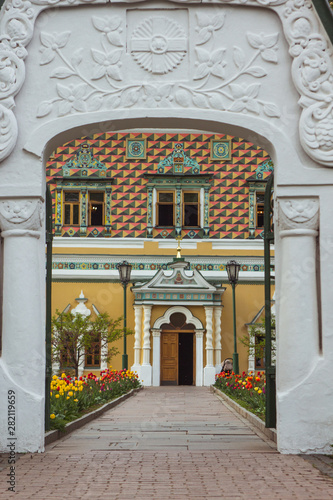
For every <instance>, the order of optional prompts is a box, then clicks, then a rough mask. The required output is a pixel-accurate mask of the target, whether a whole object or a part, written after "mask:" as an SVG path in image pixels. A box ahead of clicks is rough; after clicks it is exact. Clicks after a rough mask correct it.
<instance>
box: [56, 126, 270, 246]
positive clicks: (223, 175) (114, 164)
mask: <svg viewBox="0 0 333 500" xmlns="http://www.w3.org/2000/svg"><path fill="white" fill-rule="evenodd" d="M126 138H146V139H147V157H146V159H145V160H135V161H133V160H126ZM211 139H232V157H231V160H228V161H227V162H225V163H220V162H218V161H211V160H210V140H211ZM84 142H88V144H89V145H90V146H91V147H92V151H93V154H94V156H95V157H96V159H97V160H99V161H100V162H102V163H104V164H105V165H106V166H107V168H108V169H109V170H110V172H111V177H112V178H113V185H112V209H111V215H112V233H111V237H118V238H119V237H145V236H146V228H147V189H146V183H147V180H146V179H144V177H143V176H144V174H145V173H147V172H149V173H152V172H154V171H156V168H157V165H158V163H159V162H160V161H161V160H163V159H164V158H165V157H166V156H167V155H169V154H171V153H172V151H173V148H174V145H175V143H177V142H181V143H183V145H184V152H185V154H186V155H188V156H190V157H192V158H194V159H195V160H196V161H197V162H198V163H199V164H200V167H201V172H202V173H209V174H213V181H212V187H211V190H210V204H209V208H210V238H213V239H217V238H228V239H230V238H248V235H249V233H248V223H249V219H248V211H249V188H248V185H247V182H246V181H247V180H248V179H249V178H252V179H254V178H255V170H256V168H257V167H258V166H259V165H261V164H262V163H263V162H265V161H267V160H270V157H269V155H268V154H267V152H266V151H264V150H262V149H261V148H259V147H257V146H255V145H254V144H253V143H251V142H247V141H245V140H243V139H239V138H236V137H233V136H230V135H217V134H189V133H183V134H180V133H150V132H147V133H145V132H141V133H101V134H96V135H94V136H92V137H83V138H81V139H77V140H74V141H71V142H68V143H67V144H65V145H64V146H62V147H59V148H57V150H56V151H55V152H54V154H53V155H52V157H51V158H50V160H49V162H48V163H47V178H48V181H49V182H50V186H51V192H52V193H53V196H54V191H55V184H54V183H52V178H53V177H57V176H59V175H60V174H61V168H62V167H63V166H64V165H65V164H66V162H68V161H69V160H70V159H71V158H72V157H73V155H74V154H75V153H76V151H77V150H78V149H79V147H80V145H81V144H82V143H84ZM260 232H261V230H260V231H257V232H256V237H257V238H258V237H260V236H259V233H260ZM187 233H188V234H185V236H184V237H185V238H186V237H191V238H193V237H199V235H198V233H196V232H195V231H193V230H192V231H187ZM62 234H63V235H64V236H77V235H78V231H77V229H75V228H74V229H73V228H68V227H66V228H63V232H62ZM102 235H103V228H88V231H87V237H98V236H99V237H101V236H102ZM155 237H159V238H161V237H173V235H172V233H170V232H168V231H164V232H163V231H159V232H158V233H156V235H155Z"/></svg>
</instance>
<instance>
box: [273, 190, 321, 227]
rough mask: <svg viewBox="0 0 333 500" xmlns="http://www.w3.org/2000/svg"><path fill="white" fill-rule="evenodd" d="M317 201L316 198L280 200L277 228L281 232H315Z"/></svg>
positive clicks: (316, 225)
mask: <svg viewBox="0 0 333 500" xmlns="http://www.w3.org/2000/svg"><path fill="white" fill-rule="evenodd" d="M318 225H319V201H318V199H317V198H286V199H284V198H280V199H279V226H280V229H281V230H282V231H284V230H292V229H302V230H304V229H311V230H315V231H316V230H317V229H318Z"/></svg>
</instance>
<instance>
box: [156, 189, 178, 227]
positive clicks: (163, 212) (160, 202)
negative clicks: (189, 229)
mask: <svg viewBox="0 0 333 500" xmlns="http://www.w3.org/2000/svg"><path fill="white" fill-rule="evenodd" d="M174 224H175V223H174V192H173V191H159V192H158V193H157V225H158V226H167V227H169V226H174Z"/></svg>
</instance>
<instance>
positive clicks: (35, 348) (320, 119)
mask: <svg viewBox="0 0 333 500" xmlns="http://www.w3.org/2000/svg"><path fill="white" fill-rule="evenodd" d="M78 3H80V4H81V5H77V4H76V5H75V6H74V5H73V3H72V1H71V0H65V1H62V2H61V6H63V7H71V8H72V9H71V10H68V12H66V15H65V16H64V15H63V10H62V9H61V8H60V9H57V10H54V11H51V10H49V7H54V6H55V5H57V4H58V5H59V4H60V2H54V1H53V0H32V2H30V3H29V6H28V5H25V3H24V2H11V1H9V0H8V1H7V2H6V3H5V5H4V7H3V9H2V10H1V34H2V35H3V38H2V41H1V43H0V54H1V57H2V59H3V61H4V64H5V67H4V68H2V69H1V71H0V81H1V87H0V98H1V104H0V129H1V135H0V160H2V165H1V167H0V180H1V186H2V188H1V189H2V191H1V199H0V223H1V229H2V236H3V238H4V269H5V270H6V272H5V274H4V283H3V289H4V292H3V293H4V315H3V342H2V355H1V358H0V399H1V401H5V400H6V397H7V392H8V390H15V391H16V393H17V395H18V398H19V400H20V406H19V407H18V409H17V411H18V421H20V422H21V423H22V425H21V426H20V428H19V430H18V434H17V451H22V452H24V451H36V450H38V451H41V450H43V447H44V381H43V378H44V366H45V355H44V309H45V307H44V267H45V266H44V237H43V234H44V229H43V219H44V209H43V206H44V192H45V189H44V187H45V178H44V173H43V165H44V160H45V158H46V157H47V155H48V153H50V151H51V150H52V149H54V146H55V144H56V143H57V141H62V142H65V140H66V138H65V137H68V134H74V133H77V132H78V131H79V130H80V133H77V135H84V130H85V131H86V132H87V131H88V132H89V131H90V132H91V131H92V127H97V131H98V130H101V127H102V129H103V127H104V124H105V123H108V126H107V128H109V129H110V128H117V129H118V130H123V129H125V128H126V127H133V123H136V125H137V126H140V125H139V122H140V120H143V121H144V120H146V122H145V123H148V122H149V120H150V122H149V123H150V126H152V127H160V126H161V120H162V121H163V126H164V127H166V126H171V124H172V123H173V124H176V125H173V126H175V127H177V128H178V127H179V124H180V123H182V124H184V123H186V126H187V128H189V127H190V126H194V127H199V129H201V130H207V131H209V130H219V131H221V130H226V128H228V130H230V131H231V132H233V131H234V130H237V131H238V135H239V136H242V137H249V139H251V140H253V141H254V142H256V143H257V144H262V145H265V146H264V147H266V149H267V150H269V151H270V152H271V155H272V157H273V159H274V162H275V164H276V165H277V167H278V168H277V178H276V190H275V192H276V197H277V204H276V206H277V212H278V225H277V241H276V254H277V263H278V266H279V267H278V270H277V324H278V335H279V346H278V366H277V400H278V436H279V437H278V440H279V441H278V446H279V449H280V451H283V452H290V453H297V452H300V451H302V452H307V451H320V452H322V453H323V452H325V451H328V450H329V449H330V444H331V443H330V432H329V430H328V429H329V426H328V424H329V422H331V420H332V414H333V402H332V401H333V398H332V397H331V396H332V388H331V386H330V385H329V384H330V377H329V374H330V366H331V363H332V352H333V341H332V337H331V334H330V331H329V328H328V327H327V325H330V323H331V321H332V318H331V313H330V307H329V304H330V303H331V302H332V300H333V296H332V294H333V292H332V291H331V290H330V287H329V285H328V283H329V282H330V281H331V280H332V279H333V271H332V270H331V269H330V268H329V266H326V267H327V268H325V279H326V280H327V281H325V282H324V281H322V282H321V281H320V278H321V274H322V272H323V270H322V269H323V268H324V265H325V264H326V263H327V262H329V256H330V252H331V246H332V245H331V242H332V239H333V234H332V228H331V218H332V213H331V201H330V200H331V194H330V191H331V189H332V186H333V174H332V171H331V170H330V169H328V168H325V167H332V166H333V145H332V141H331V129H332V95H333V88H332V83H331V77H332V56H331V53H330V51H331V44H330V43H329V42H328V40H327V37H326V35H325V32H324V31H323V28H322V27H321V25H320V23H319V21H318V18H317V16H316V14H315V12H314V11H313V8H312V5H311V3H310V2H308V3H306V2H296V1H295V2H293V1H291V2H288V5H287V2H286V0H268V1H265V2H264V1H260V0H258V1H256V2H252V3H251V4H247V3H248V2H245V3H246V4H247V5H245V6H244V1H243V0H239V1H238V0H237V1H235V2H234V3H233V5H232V6H231V5H229V3H228V1H227V0H226V1H225V2H220V1H218V2H216V3H214V2H210V3H209V5H208V4H200V5H199V4H190V3H184V2H180V3H179V6H178V5H177V4H175V3H172V4H168V3H167V2H166V3H165V4H164V11H163V12H162V13H161V11H160V12H159V16H160V17H162V20H163V23H162V24H163V26H164V28H165V30H167V27H168V23H169V26H170V23H171V24H172V26H173V27H174V28H175V29H176V28H177V30H178V31H177V33H178V36H177V38H176V40H177V43H176V42H175V41H174V39H173V38H172V37H171V36H169V35H167V39H168V40H169V39H170V42H172V43H171V44H169V46H171V47H173V50H172V51H171V52H175V53H176V59H174V58H172V57H171V63H170V57H168V58H167V56H164V54H166V53H167V52H168V50H167V49H166V46H165V45H163V46H161V44H160V43H161V39H160V40H156V39H155V38H154V37H155V35H156V33H155V31H156V30H155V28H156V23H154V21H152V22H151V21H150V19H151V18H152V17H153V16H154V3H153V2H151V3H150V4H149V5H148V4H146V5H143V6H142V5H138V8H135V9H133V8H132V6H133V5H135V4H131V6H130V7H131V8H129V4H119V5H118V4H113V3H112V5H108V6H103V5H102V4H103V3H104V2H102V1H101V2H100V3H101V5H99V2H98V1H96V2H94V4H93V5H90V3H92V2H87V1H84V0H82V2H78ZM224 3H225V5H224ZM158 5H159V6H160V4H158ZM170 6H171V7H172V8H170ZM78 7H80V8H78ZM135 7H136V5H135ZM148 7H149V9H150V10H149V9H147V8H148ZM257 7H262V9H260V10H258V8H257ZM91 9H93V11H92V10H91ZM103 9H104V10H106V12H105V13H104V14H105V16H104V14H103V12H102V10H103ZM112 9H114V16H113V17H114V19H116V21H115V23H111V25H109V24H108V21H104V17H105V19H106V18H107V16H108V15H109V14H110V11H111V10H112ZM212 9H213V10H212ZM171 10H175V11H177V10H179V12H176V13H173V12H171ZM44 11H45V13H44ZM148 11H149V12H150V13H148ZM259 11H260V15H258V13H259ZM235 12H236V14H235ZM148 14H149V15H148ZM169 14H170V15H169ZM178 14H179V15H178ZM127 15H128V16H131V19H130V24H131V23H132V24H131V26H132V28H131V29H132V31H131V33H129V34H128V35H127V34H125V33H124V32H122V33H124V34H123V36H124V38H121V37H120V35H121V32H120V30H118V28H119V27H120V24H121V23H123V25H124V26H125V23H124V21H126V16H127ZM136 15H138V16H139V17H138V18H137V19H138V23H139V25H138V26H136V25H135V22H134V20H135V19H136ZM174 15H176V16H177V15H178V17H177V21H176V20H175V19H173V17H172V16H174ZM38 16H39V17H38ZM103 16H104V17H103ZM140 16H141V17H140ZM170 16H171V17H172V18H170V19H169V17H170ZM233 16H235V19H234V17H233ZM249 16H252V18H253V22H251V23H249ZM37 18H38V21H37V23H35V22H36V20H37ZM259 18H260V19H259ZM74 19H75V21H76V22H75V23H74V22H73V20H74ZM78 19H79V21H80V22H77V21H78ZM119 19H120V21H119ZM189 19H190V20H191V23H190V22H189ZM229 19H230V25H228V26H227V24H226V20H229ZM88 21H89V23H90V24H89V30H88V31H84V30H83V31H82V32H84V34H85V35H84V36H85V40H82V39H81V38H80V37H78V36H76V34H75V33H74V31H73V30H74V26H78V27H79V28H80V29H81V23H83V22H88ZM118 21H119V23H118ZM235 22H237V27H238V31H237V30H233V23H235ZM117 23H118V24H117ZM175 23H177V25H176V24H175ZM35 24H36V27H35ZM143 24H144V25H145V26H146V25H147V26H148V29H151V30H152V31H151V40H150V41H151V42H152V41H154V42H156V43H154V45H150V46H149V47H150V48H149V50H148V49H147V48H146V45H145V44H143V45H142V44H141V49H140V47H139V48H138V44H137V43H134V44H133V43H132V42H133V40H134V42H137V41H138V40H141V41H142V36H141V34H142V32H141V28H142V25H143ZM178 25H179V26H180V28H179V26H178ZM249 25H251V30H249V29H248V26H249ZM224 26H227V27H226V30H229V31H227V34H228V33H229V35H228V36H227V39H228V40H229V41H228V47H227V49H228V51H229V53H230V56H229V59H228V64H230V65H231V66H232V68H233V72H232V73H230V77H229V79H228V78H226V73H225V71H226V70H225V67H226V63H227V61H226V60H224V52H225V50H226V48H225V47H224V42H222V41H221V40H220V41H217V42H216V45H214V46H213V47H212V48H210V47H209V46H208V45H206V44H207V43H210V44H212V43H214V44H215V39H218V37H219V33H220V30H221V29H222V27H224ZM195 28H197V31H195ZM54 31H56V32H57V34H56V35H53V34H52V33H53V32H54ZM233 31H234V32H235V33H236V32H237V33H239V32H244V40H243V42H244V43H243V46H241V45H240V42H239V41H238V40H237V41H233V40H232V37H231V35H232V33H233ZM237 33H236V34H237ZM73 35H74V36H73ZM97 35H98V36H101V37H102V38H103V39H106V38H107V39H108V41H107V42H106V43H110V44H111V46H112V53H113V56H112V61H113V62H112V61H111V62H110V61H109V63H108V57H109V56H108V53H107V51H106V52H105V53H104V52H103V51H101V48H100V47H99V48H98V49H97V48H95V45H93V44H92V42H94V44H95V42H96V40H97V38H96V37H97ZM133 35H134V36H133ZM126 36H127V38H126ZM140 37H141V38H140ZM165 37H166V33H164V38H165ZM70 38H71V40H73V39H74V40H76V42H74V47H71V46H70V45H67V44H68V42H69V39H70ZM153 39H154V40H153ZM185 39H186V43H184V42H185ZM75 43H77V44H78V45H80V44H83V43H86V44H87V47H88V48H89V49H90V48H91V47H94V52H92V61H91V64H90V66H89V65H88V64H86V63H85V64H86V66H85V67H86V68H88V76H87V74H86V73H84V74H83V73H78V70H77V67H78V66H79V65H80V64H81V63H82V54H81V52H80V50H79V47H78V46H77V45H75ZM98 43H100V42H99V41H98ZM175 43H176V45H175ZM28 44H30V45H29V47H28ZM125 46H126V47H131V49H130V50H129V52H125V51H123V52H122V53H121V54H120V52H119V51H122V50H123V49H122V47H125ZM26 47H28V48H29V59H28V63H27V65H26V66H25V63H24V60H25V58H26V56H27V49H26ZM142 47H143V49H142ZM40 48H41V49H42V58H41V59H40V55H38V54H39V49H40ZM63 48H66V50H67V49H69V54H68V57H71V56H72V59H70V65H71V66H69V65H68V64H67V63H66V64H65V63H64V64H65V65H62V66H61V65H60V66H59V65H58V62H57V61H56V59H55V58H56V56H57V55H59V51H62V49H63ZM109 49H110V48H109ZM288 50H289V52H288ZM117 51H118V52H117ZM114 52H115V53H114ZM146 52H147V54H148V60H147V58H145V57H142V53H146ZM158 52H161V53H163V55H162V54H161V53H160V54H158ZM169 52H170V51H169ZM62 56H64V54H62ZM65 56H66V54H65ZM65 56H64V57H65ZM155 56H156V57H159V56H161V57H162V59H161V58H160V59H158V61H159V62H161V61H162V63H163V64H162V66H161V65H159V64H157V62H156V60H155V59H156V57H155ZM278 56H279V57H280V56H281V60H280V59H279V58H278ZM253 57H255V59H253ZM191 58H192V59H191ZM252 59H253V61H252ZM63 60H64V59H63ZM120 60H122V62H124V63H126V61H129V60H130V61H131V64H132V63H133V65H134V67H135V68H136V72H133V73H132V72H131V71H129V70H127V72H125V73H126V74H124V75H120V65H118V63H119V62H120ZM172 60H173V61H172ZM190 60H197V62H198V65H197V66H196V67H194V66H193V67H191V66H190V64H189V61H190ZM135 61H137V62H138V64H137V63H136V62H135ZM249 61H252V62H254V61H256V64H254V65H252V62H251V64H249ZM259 61H260V63H259ZM102 62H103V64H102ZM104 62H105V63H106V64H104ZM61 64H62V63H61ZM136 64H137V66H135V65H136ZM170 64H171V68H170ZM83 66H84V64H83ZM83 66H82V67H83ZM94 66H95V67H94ZM102 66H103V67H104V74H103V75H102V74H101V67H102ZM123 67H126V64H125V66H123ZM105 68H108V69H107V71H108V74H107V77H108V78H111V79H113V82H112V85H113V90H112V92H111V91H110V89H107V90H105V89H104V93H105V95H103V99H100V98H101V97H102V96H101V95H97V91H96V95H95V96H93V95H91V96H90V95H88V93H89V92H90V91H91V90H92V89H93V88H95V87H96V85H95V83H94V82H95V80H100V79H101V78H106V77H105V71H106V69H105ZM138 68H139V69H138ZM211 68H214V70H213V69H211ZM275 68H277V70H276V71H275ZM102 69H103V68H102ZM90 70H91V71H92V73H89V71H90ZM80 71H81V69H80ZM139 71H143V72H146V73H144V75H146V76H147V75H148V76H147V78H148V77H149V78H150V77H152V78H150V80H149V83H148V84H147V85H143V84H142V81H143V80H142V78H141V79H140V78H138V73H137V72H139ZM213 71H214V73H215V74H213V73H212V72H213ZM176 72H178V76H177V73H176ZM237 72H238V73H239V74H240V76H241V78H240V79H239V81H238V83H237V82H236V75H238V73H237ZM74 73H75V74H74ZM290 74H291V78H290ZM80 75H81V76H80ZM174 75H175V76H174ZM82 76H83V77H84V78H85V82H82V81H81V80H82ZM72 77H74V82H72V83H69V82H70V81H72V80H71V78H72ZM211 77H212V78H215V80H214V82H218V83H215V86H213V85H211V86H208V85H206V83H207V82H208V79H209V78H211ZM80 78H81V80H80ZM133 78H134V80H135V79H136V80H135V81H134V82H133ZM157 78H160V81H161V82H162V83H160V84H159V85H156V84H155V82H156V81H157ZM232 78H233V79H232ZM237 78H238V77H237ZM68 79H69V80H68ZM138 81H139V82H140V84H138V83H137V82H138ZM50 82H51V83H50ZM64 82H65V84H64ZM66 82H68V84H67V83H66ZM117 82H121V84H119V85H118V89H117ZM198 82H199V83H198ZM226 82H227V83H226ZM53 83H54V84H53ZM84 83H85V84H86V85H87V87H85V86H84ZM292 83H293V85H292ZM52 85H53V86H52ZM93 85H95V87H93ZM223 86H224V87H225V88H224V87H223ZM138 87H140V89H139V90H138ZM221 89H222V90H223V92H221ZM95 90H96V89H95ZM48 91H50V95H49V94H48ZM86 92H87V93H86ZM111 94H114V96H113V97H115V99H113V97H112V95H111ZM299 95H300V96H301V99H300V106H298V102H297V101H298V99H299ZM169 96H171V97H172V99H169ZM271 96H273V97H271ZM14 97H15V98H16V103H15V104H16V108H15V114H14V112H13V107H14ZM104 97H105V99H104ZM92 98H93V99H92ZM88 101H89V102H88ZM91 101H93V102H91ZM280 108H281V109H280ZM203 114H204V116H205V118H204V120H203ZM110 115H111V120H110ZM184 115H186V119H185V118H184ZM133 120H138V121H133ZM64 131H65V132H64ZM75 131H76V132H75ZM95 131H96V129H95ZM66 134H67V136H66ZM64 136H65V137H64ZM60 138H61V139H60ZM58 144H59V142H58ZM319 205H320V218H319ZM319 226H320V234H319ZM319 247H320V250H321V252H320V255H321V262H322V267H320V265H319V263H318V258H317V257H318V255H319V252H318V248H319ZM299 249H301V251H299ZM300 262H301V264H300ZM282 269H283V273H282ZM295 269H296V272H295ZM31 289H33V290H34V293H31ZM299 291H302V293H298V292H299ZM303 291H306V293H304V292H303ZM319 298H321V300H319ZM14 304H15V305H17V307H19V308H20V312H19V314H17V311H16V309H15V311H14V312H13V307H14V306H13V305H14ZM27 346H28V347H29V352H30V356H29V359H27V357H26V351H27ZM300 350H301V352H300ZM291 366H292V367H293V370H294V371H295V372H296V375H295V376H294V377H292V378H291V377H290V376H289V369H290V367H291ZM286 368H287V369H286ZM27 373H28V374H29V377H27ZM315 379H316V380H318V379H320V380H321V386H320V389H319V388H318V387H317V386H316V387H314V383H313V380H315ZM300 394H301V396H300ZM316 408H323V411H322V412H321V415H320V418H318V415H317V414H316ZM304 415H306V419H305V418H304ZM314 422H316V425H315V426H314ZM6 430H7V419H6V414H5V412H3V411H2V412H1V415H0V436H1V437H0V449H3V450H5V449H6Z"/></svg>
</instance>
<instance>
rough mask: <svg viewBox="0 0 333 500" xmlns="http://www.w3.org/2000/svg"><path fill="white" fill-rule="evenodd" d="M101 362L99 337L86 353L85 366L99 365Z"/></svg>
mask: <svg viewBox="0 0 333 500" xmlns="http://www.w3.org/2000/svg"><path fill="white" fill-rule="evenodd" d="M100 364H101V341H100V338H99V337H97V338H96V339H95V342H92V344H91V347H90V348H89V351H88V352H87V353H86V360H85V366H89V367H97V366H100Z"/></svg>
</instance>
